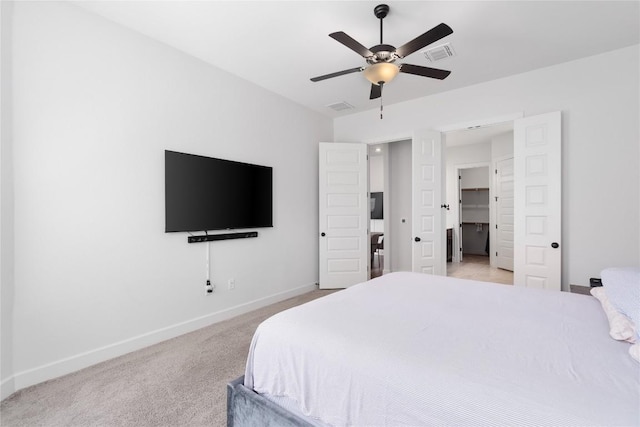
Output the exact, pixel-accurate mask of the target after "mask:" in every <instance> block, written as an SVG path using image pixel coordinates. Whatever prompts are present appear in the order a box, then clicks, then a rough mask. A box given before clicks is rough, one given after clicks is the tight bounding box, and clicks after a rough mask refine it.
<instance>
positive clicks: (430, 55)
mask: <svg viewBox="0 0 640 427" xmlns="http://www.w3.org/2000/svg"><path fill="white" fill-rule="evenodd" d="M422 53H424V56H426V57H427V59H428V60H429V61H431V62H436V61H441V60H443V59H445V58H450V57H452V56H454V55H455V54H456V53H455V52H454V51H453V48H452V47H451V44H450V43H445V44H441V45H440V46H436V47H432V48H431V49H427V50H425V51H423V52H422Z"/></svg>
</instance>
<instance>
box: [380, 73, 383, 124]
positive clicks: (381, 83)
mask: <svg viewBox="0 0 640 427" xmlns="http://www.w3.org/2000/svg"><path fill="white" fill-rule="evenodd" d="M382 86H384V82H380V120H382V108H383V106H382V92H383V90H382Z"/></svg>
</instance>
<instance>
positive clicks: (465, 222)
mask: <svg viewBox="0 0 640 427" xmlns="http://www.w3.org/2000/svg"><path fill="white" fill-rule="evenodd" d="M462 224H463V225H477V224H487V225H488V224H489V223H488V222H482V221H473V222H469V221H462Z"/></svg>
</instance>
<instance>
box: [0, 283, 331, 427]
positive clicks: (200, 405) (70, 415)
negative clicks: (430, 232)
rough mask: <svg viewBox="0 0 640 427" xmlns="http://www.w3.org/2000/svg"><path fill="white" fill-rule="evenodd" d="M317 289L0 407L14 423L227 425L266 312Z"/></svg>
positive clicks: (0, 415) (5, 421)
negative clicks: (231, 395) (233, 383)
mask: <svg viewBox="0 0 640 427" xmlns="http://www.w3.org/2000/svg"><path fill="white" fill-rule="evenodd" d="M330 292H331V291H320V290H316V291H313V292H310V293H307V294H305V295H301V296H299V297H296V298H291V299H288V300H286V301H283V302H280V303H277V304H273V305H270V306H268V307H265V308H263V309H260V310H257V311H254V312H251V313H247V314H245V315H242V316H238V317H236V318H233V319H230V320H227V321H224V322H220V323H216V324H214V325H211V326H208V327H206V328H203V329H199V330H197V331H195V332H192V333H189V334H186V335H182V336H180V337H177V338H173V339H171V340H168V341H164V342H162V343H159V344H156V345H154V346H151V347H147V348H145V349H142V350H139V351H136V352H133V353H129V354H126V355H124V356H121V357H118V358H116V359H112V360H109V361H106V362H103V363H100V364H98V365H95V366H91V367H89V368H86V369H83V370H81V371H78V372H75V373H73V374H69V375H66V376H64V377H60V378H57V379H54V380H51V381H47V382H45V383H42V384H38V385H35V386H32V387H29V388H26V389H24V390H21V391H18V392H17V393H15V394H13V395H12V396H10V397H8V398H7V399H5V400H4V401H3V402H2V404H1V406H0V424H1V425H2V426H3V427H10V426H205V425H206V426H225V425H226V417H227V415H226V384H227V382H228V381H230V380H232V379H235V378H237V377H239V376H240V375H242V374H243V373H244V366H245V363H246V358H247V352H248V349H249V344H250V342H251V337H252V336H253V332H254V331H255V329H256V327H257V326H258V324H260V322H262V321H263V320H264V319H266V318H267V317H269V316H271V315H273V314H275V313H277V312H280V311H282V310H285V309H287V308H290V307H293V306H296V305H299V304H302V303H305V302H307V301H311V300H313V299H315V298H318V297H321V296H324V295H326V294H328V293H330Z"/></svg>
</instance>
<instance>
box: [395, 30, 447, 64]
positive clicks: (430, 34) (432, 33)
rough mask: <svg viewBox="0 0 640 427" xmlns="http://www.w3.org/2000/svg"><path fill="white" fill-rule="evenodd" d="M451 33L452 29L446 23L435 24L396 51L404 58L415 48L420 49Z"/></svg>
mask: <svg viewBox="0 0 640 427" xmlns="http://www.w3.org/2000/svg"><path fill="white" fill-rule="evenodd" d="M452 33H453V30H452V29H451V27H449V26H448V25H447V24H439V25H436V26H435V27H433V28H432V29H430V30H429V31H427V32H426V33H424V34H422V35H421V36H418V37H416V38H415V39H413V40H411V41H410V42H408V43H406V44H404V45H402V46H400V47H399V48H397V49H396V53H397V54H398V55H399V56H400V57H401V58H404V57H405V56H408V55H411V54H412V53H413V52H415V51H416V50H418V49H422V48H423V47H425V46H427V45H430V44H431V43H433V42H436V41H438V40H440V39H441V38H443V37H446V36H448V35H449V34H452Z"/></svg>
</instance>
